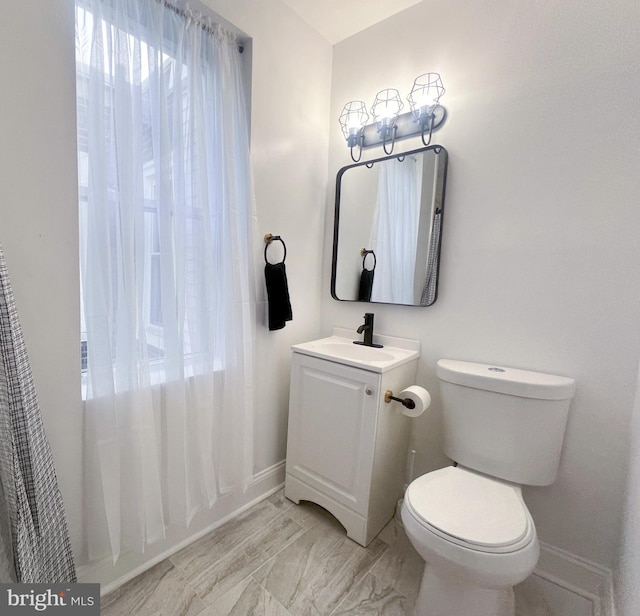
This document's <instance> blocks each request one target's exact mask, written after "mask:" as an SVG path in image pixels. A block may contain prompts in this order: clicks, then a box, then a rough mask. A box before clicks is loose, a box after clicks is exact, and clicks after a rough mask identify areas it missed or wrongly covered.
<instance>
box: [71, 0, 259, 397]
mask: <svg viewBox="0 0 640 616" xmlns="http://www.w3.org/2000/svg"><path fill="white" fill-rule="evenodd" d="M115 5H118V6H120V5H121V6H120V9H119V10H120V12H121V13H122V12H123V11H124V15H121V14H118V11H116V10H115V8H114V6H115ZM122 6H124V7H125V8H124V9H122ZM76 11H77V14H76V18H77V45H76V62H77V92H78V94H77V110H78V111H77V117H78V170H79V202H80V250H81V266H82V269H81V288H82V335H81V340H82V346H83V348H82V352H83V372H84V373H85V378H86V373H87V372H91V368H92V366H93V367H94V372H95V373H96V374H97V373H98V372H105V371H106V370H107V368H108V366H110V367H111V368H112V369H113V377H114V382H115V387H116V390H123V389H124V390H128V389H132V388H136V387H139V386H140V385H141V383H145V382H149V381H151V382H162V381H166V380H168V379H171V378H176V377H177V376H181V375H184V374H190V373H194V372H197V371H202V370H214V369H219V368H220V367H221V366H222V365H223V363H224V359H223V354H224V353H223V351H224V349H225V348H226V344H227V343H226V342H225V338H226V337H227V333H228V326H227V324H225V318H228V317H229V312H228V309H227V308H226V307H225V303H226V301H227V299H228V297H229V290H230V287H233V286H234V284H236V283H235V282H234V281H233V278H234V277H236V274H237V272H234V271H233V268H234V264H233V261H234V259H236V260H237V255H238V252H239V251H240V252H242V251H244V253H245V255H246V254H248V251H247V250H246V242H247V241H248V240H247V236H244V235H242V236H239V237H236V236H235V234H236V232H234V231H228V230H227V228H228V227H229V225H234V224H236V223H234V221H233V219H232V218H231V217H230V215H229V212H228V211H227V210H226V209H225V208H226V207H227V206H229V204H230V203H232V202H233V200H234V199H240V201H241V208H240V210H239V211H238V214H237V215H238V216H239V220H240V223H241V226H240V229H241V230H242V229H245V230H246V229H248V228H249V226H250V225H249V217H250V211H249V210H250V200H249V199H247V197H248V195H249V189H248V187H246V186H243V185H242V184H236V183H237V180H238V176H237V175H234V173H233V168H234V167H237V164H238V161H237V160H229V155H231V157H232V158H233V157H236V159H237V158H238V157H240V158H241V159H246V160H245V161H244V162H243V163H242V164H243V165H244V164H245V162H247V163H248V134H247V132H246V118H245V117H244V114H242V113H238V110H239V109H241V108H243V107H245V103H244V100H243V95H242V91H241V84H242V78H241V75H240V74H237V73H238V71H237V70H236V73H234V74H233V75H232V77H233V79H235V80H236V83H233V82H232V81H229V76H228V75H225V74H224V70H225V69H223V68H221V63H222V62H225V61H226V60H225V59H224V55H225V54H230V53H233V54H236V55H237V54H238V53H239V52H238V50H237V45H236V44H235V42H234V40H233V35H231V34H230V33H228V32H227V31H225V30H223V29H222V28H221V27H219V26H212V25H210V24H206V25H203V24H202V23H201V24H196V25H195V26H193V25H192V24H190V25H189V27H188V28H186V29H185V19H184V17H183V15H181V14H180V12H179V11H177V10H173V9H170V8H168V7H167V6H166V3H163V2H158V1H157V0H142V1H141V2H115V3H114V2H106V1H104V0H78V1H77V3H76ZM158 20H160V22H161V24H162V27H161V28H159V29H157V30H156V31H153V30H154V28H153V26H154V25H157V23H158ZM236 66H239V63H238V62H237V61H236ZM233 99H235V100H233ZM240 178H241V179H242V180H243V181H247V186H248V185H249V183H248V164H247V165H246V168H242V171H241V174H240ZM236 222H237V221H236ZM227 233H230V236H229V239H230V240H231V241H230V242H229V241H226V240H225V241H223V240H222V238H223V237H224V236H225V234H227ZM241 233H244V232H243V231H241ZM243 259H244V257H243ZM236 265H237V263H236ZM241 279H242V277H241V278H240V280H241ZM231 296H233V292H232V293H231ZM225 315H226V316H225ZM178 358H181V360H180V362H179V361H178ZM91 392H92V387H91V386H90V387H89V390H88V392H87V395H88V396H89V397H90V396H91V395H94V394H95V392H93V394H92V393H91Z"/></svg>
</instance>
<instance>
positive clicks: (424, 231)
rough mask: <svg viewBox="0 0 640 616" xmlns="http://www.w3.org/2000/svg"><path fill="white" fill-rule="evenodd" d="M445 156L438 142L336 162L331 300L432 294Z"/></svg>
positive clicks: (420, 302) (425, 300) (418, 301)
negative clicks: (357, 160) (353, 161)
mask: <svg viewBox="0 0 640 616" xmlns="http://www.w3.org/2000/svg"><path fill="white" fill-rule="evenodd" d="M447 159H448V156H447V151H446V150H445V149H444V148H443V147H442V146H438V145H436V146H430V147H427V148H422V149H419V150H414V151H413V152H407V153H405V154H399V155H392V156H387V157H385V158H380V159H377V160H374V161H367V162H363V163H358V164H355V165H349V166H347V167H343V168H342V169H340V171H339V172H338V177H337V181H336V210H335V228H334V238H333V264H332V275H331V294H332V295H333V297H334V298H335V299H338V300H345V301H362V302H380V303H385V304H403V305H411V306H431V305H432V304H433V303H434V302H435V301H436V299H437V296H438V266H439V256H440V239H441V232H442V217H443V211H444V192H445V182H446V173H447Z"/></svg>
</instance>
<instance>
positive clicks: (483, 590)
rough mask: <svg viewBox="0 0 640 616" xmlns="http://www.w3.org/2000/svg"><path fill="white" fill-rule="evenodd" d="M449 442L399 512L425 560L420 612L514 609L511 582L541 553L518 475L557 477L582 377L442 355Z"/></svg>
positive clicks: (423, 615) (534, 480) (501, 613)
mask: <svg viewBox="0 0 640 616" xmlns="http://www.w3.org/2000/svg"><path fill="white" fill-rule="evenodd" d="M437 374H438V377H439V378H440V393H441V399H442V411H443V427H444V440H443V451H444V453H445V454H446V455H447V456H448V457H449V458H450V459H451V460H454V461H455V465H454V466H449V467H446V468H442V469H439V470H436V471H433V472H431V473H427V474H426V475H422V476H421V477H418V478H417V479H415V480H414V481H412V482H411V483H410V484H409V487H408V488H407V490H406V493H405V496H404V500H403V504H402V510H401V517H402V522H403V524H404V528H405V531H406V533H407V536H408V538H409V540H410V541H411V543H412V544H413V546H414V548H415V549H416V551H417V552H418V554H420V556H421V557H422V558H423V559H424V560H425V571H424V574H423V578H422V583H421V586H420V593H419V595H418V600H417V604H416V615H417V616H515V601H514V597H513V586H514V585H515V584H518V583H520V582H522V581H523V580H524V579H525V578H527V577H528V576H529V575H530V574H531V572H532V571H533V570H534V568H535V566H536V563H537V561H538V556H539V553H540V552H539V545H538V538H537V535H536V529H535V525H534V523H533V519H532V517H531V515H530V513H529V511H528V509H527V506H526V504H525V502H524V500H523V498H522V492H521V488H520V486H521V485H537V486H545V485H550V484H551V483H553V482H554V481H555V478H556V475H557V470H558V466H559V462H560V453H561V448H562V440H563V436H564V430H565V425H566V420H567V413H568V410H569V403H570V400H571V398H572V397H573V395H574V393H575V382H574V380H573V379H571V378H569V377H563V376H555V375H550V374H543V373H537V372H530V371H526V370H519V369H514V368H502V367H498V366H494V365H488V364H477V363H473V362H464V361H458V360H442V359H441V360H439V361H438V369H437Z"/></svg>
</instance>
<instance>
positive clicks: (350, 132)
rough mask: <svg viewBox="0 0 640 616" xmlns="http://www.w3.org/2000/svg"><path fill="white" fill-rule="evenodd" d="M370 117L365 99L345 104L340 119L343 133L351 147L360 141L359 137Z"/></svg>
mask: <svg viewBox="0 0 640 616" xmlns="http://www.w3.org/2000/svg"><path fill="white" fill-rule="evenodd" d="M368 119H369V114H368V113H367V107H366V105H365V104H364V102H363V101H350V102H348V103H347V104H346V105H345V106H344V109H343V110H342V113H341V114H340V117H339V118H338V120H339V122H340V126H341V127H342V134H343V135H344V138H345V139H346V140H347V145H348V146H349V147H350V148H352V147H354V146H355V145H356V143H357V142H358V137H359V136H360V134H361V132H362V129H363V128H364V127H365V126H366V125H367V120H368Z"/></svg>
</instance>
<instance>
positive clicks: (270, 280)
mask: <svg viewBox="0 0 640 616" xmlns="http://www.w3.org/2000/svg"><path fill="white" fill-rule="evenodd" d="M264 277H265V280H266V283H267V300H268V302H269V329H270V330H272V331H273V330H275V329H282V328H283V327H284V326H285V322H286V321H291V319H292V318H293V313H292V312H291V301H290V300H289V285H288V284H287V270H286V268H285V266H284V262H283V263H267V264H266V265H265V266H264Z"/></svg>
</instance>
